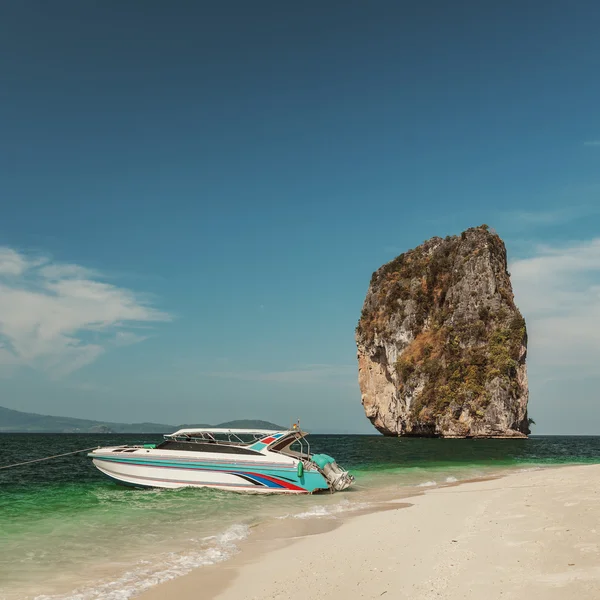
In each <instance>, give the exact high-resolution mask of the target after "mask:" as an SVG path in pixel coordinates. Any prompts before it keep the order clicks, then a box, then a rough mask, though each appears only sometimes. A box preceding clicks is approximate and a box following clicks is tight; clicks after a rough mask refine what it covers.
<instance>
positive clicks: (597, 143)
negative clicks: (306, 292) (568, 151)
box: [583, 140, 600, 146]
mask: <svg viewBox="0 0 600 600" xmlns="http://www.w3.org/2000/svg"><path fill="white" fill-rule="evenodd" d="M583 145H584V146H600V140H589V141H587V142H583Z"/></svg>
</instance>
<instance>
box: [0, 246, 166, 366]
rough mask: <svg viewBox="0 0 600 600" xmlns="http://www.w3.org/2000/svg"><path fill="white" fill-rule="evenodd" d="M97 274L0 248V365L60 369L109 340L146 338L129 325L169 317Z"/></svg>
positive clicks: (93, 355) (86, 358) (88, 358)
mask: <svg viewBox="0 0 600 600" xmlns="http://www.w3.org/2000/svg"><path fill="white" fill-rule="evenodd" d="M99 279H100V276H99V275H98V274H97V273H96V272H94V271H91V270H89V269H85V268H84V267H81V266H79V265H74V264H60V263H53V262H52V261H50V260H49V259H47V258H45V259H32V258H30V257H28V256H26V255H24V254H22V253H19V252H17V251H15V250H13V249H11V248H0V365H11V366H29V367H33V368H36V369H40V370H43V371H46V372H48V373H49V374H51V375H53V376H61V375H65V374H67V373H70V372H72V371H75V370H76V369H79V368H81V367H83V366H85V365H87V364H89V363H91V362H93V361H94V360H95V359H97V358H98V357H99V356H100V355H101V354H102V353H103V352H105V351H106V349H107V348H108V347H110V346H115V345H118V346H123V345H127V344H132V343H137V342H139V341H142V340H143V339H145V338H144V337H142V336H139V335H136V334H134V333H132V332H130V331H128V328H131V327H132V326H134V325H139V324H140V323H147V322H158V321H168V320H169V319H170V316H169V315H168V314H167V313H165V312H162V311H159V310H157V309H155V308H153V307H152V306H151V305H150V304H149V302H148V301H146V300H145V299H144V298H143V297H141V296H140V295H139V294H136V293H134V292H133V291H131V290H129V289H126V288H121V287H117V286H114V285H111V284H108V283H105V282H102V281H99Z"/></svg>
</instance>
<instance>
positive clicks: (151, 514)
mask: <svg viewBox="0 0 600 600" xmlns="http://www.w3.org/2000/svg"><path fill="white" fill-rule="evenodd" d="M160 439H161V438H160V436H154V435H143V436H139V435H83V434H82V435H73V434H69V435H59V434H57V435H51V434H34V435H25V434H3V435H0V466H2V465H5V464H11V463H13V462H19V461H23V460H27V459H30V458H38V457H42V456H47V455H51V454H59V453H62V452H69V451H71V450H76V449H80V448H87V447H91V446H105V445H116V444H122V443H143V442H156V441H159V440H160ZM309 440H310V441H311V449H312V451H313V452H326V453H327V454H331V455H332V456H334V457H335V458H336V459H337V460H338V462H339V463H340V464H341V465H342V466H344V467H345V468H348V469H350V470H351V471H352V473H353V474H354V475H355V477H356V480H357V485H356V487H355V488H353V489H351V490H349V491H347V492H344V493H340V494H334V495H329V494H326V495H319V496H297V497H296V496H250V495H240V494H234V493H229V492H219V491H215V490H203V489H183V490H135V489H129V488H125V487H120V486H118V485H116V484H115V483H113V482H112V481H110V480H109V479H107V478H106V477H104V476H103V475H102V474H101V473H100V472H99V471H97V470H96V469H95V468H94V467H93V466H92V465H91V462H90V459H89V458H87V457H86V456H85V454H83V455H75V456H68V457H63V458H59V459H56V460H53V461H49V462H44V463H38V464H33V465H28V466H23V467H19V468H15V469H8V470H0V548H1V552H0V598H1V599H3V600H14V599H17V598H18V599H23V600H24V599H29V598H31V599H34V598H37V600H47V599H49V598H61V599H65V598H72V599H77V600H96V599H102V600H126V599H128V598H130V597H132V596H133V595H135V594H136V593H138V592H139V591H141V590H142V589H145V588H147V587H149V586H151V585H155V584H156V583H159V582H160V581H164V580H167V579H170V578H172V577H177V576H179V575H182V574H184V573H186V572H189V570H191V569H193V568H195V567H199V566H202V565H206V564H213V563H215V562H218V561H221V560H226V559H227V558H229V557H230V556H231V555H232V554H234V553H235V552H236V550H237V547H238V544H239V542H240V541H241V540H243V539H244V538H245V537H247V536H248V535H251V533H252V529H253V527H254V526H255V525H257V524H259V523H261V522H263V521H265V520H268V519H274V518H279V519H295V518H336V517H338V516H340V515H342V514H344V513H347V512H351V511H352V510H354V509H357V508H364V507H368V506H369V505H372V504H374V503H375V502H376V501H377V499H378V498H380V497H382V495H384V494H394V493H396V492H397V493H398V494H400V493H406V492H407V490H409V489H410V488H411V487H412V486H417V487H426V486H429V485H436V484H443V483H446V482H452V481H459V480H462V479H468V478H472V477H478V476H485V475H489V474H494V473H497V472H499V471H503V470H506V469H515V468H517V469H519V468H525V469H526V468H535V467H539V466H544V465H547V466H551V465H557V464H569V463H591V462H600V437H533V438H531V439H529V440H437V439H401V440H400V439H395V438H384V437H381V436H311V437H310V438H309Z"/></svg>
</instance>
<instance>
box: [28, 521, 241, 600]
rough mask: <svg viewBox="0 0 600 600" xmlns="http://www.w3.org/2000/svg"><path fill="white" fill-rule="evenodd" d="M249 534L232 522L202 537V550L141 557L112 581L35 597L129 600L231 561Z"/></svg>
mask: <svg viewBox="0 0 600 600" xmlns="http://www.w3.org/2000/svg"><path fill="white" fill-rule="evenodd" d="M248 534H249V529H248V527H247V526H246V525H232V526H231V527H229V528H228V529H226V530H225V531H224V532H222V533H221V534H219V535H214V536H208V537H205V538H202V539H200V540H198V542H200V543H199V546H200V548H199V549H198V550H192V551H191V552H169V553H166V554H162V555H160V556H157V557H153V559H152V561H144V560H141V561H139V562H138V564H137V565H136V566H135V567H134V568H133V569H131V570H129V571H127V572H126V573H124V574H123V575H121V576H120V577H118V578H117V579H114V580H112V581H107V580H104V581H100V582H98V583H96V584H95V585H94V586H93V587H86V588H81V589H78V590H75V591H74V592H70V593H68V594H65V595H62V594H60V595H52V596H46V595H42V596H37V597H36V598H35V600H129V598H132V597H133V596H137V595H138V594H139V593H141V592H143V591H144V590H147V589H148V588H151V587H153V586H155V585H158V584H159V583H163V582H165V581H169V580H170V579H174V578H175V577H180V576H181V575H185V574H186V573H189V572H190V571H192V570H193V569H195V568H197V567H202V566H206V565H213V564H215V563H218V562H222V561H224V560H227V559H228V558H230V557H231V556H233V555H234V554H235V553H236V552H237V551H238V546H237V542H240V541H241V540H243V539H244V538H246V537H247V536H248ZM191 541H194V540H191Z"/></svg>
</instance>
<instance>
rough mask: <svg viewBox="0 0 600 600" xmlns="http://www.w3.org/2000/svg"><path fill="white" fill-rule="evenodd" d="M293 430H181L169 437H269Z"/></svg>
mask: <svg viewBox="0 0 600 600" xmlns="http://www.w3.org/2000/svg"><path fill="white" fill-rule="evenodd" d="M291 431H292V430H289V431H277V430H276V429H221V428H218V427H217V428H214V427H213V428H206V429H180V430H179V431H176V432H175V433H171V434H170V435H169V437H171V436H180V435H189V436H194V435H198V434H202V433H208V434H217V435H222V434H228V433H232V434H234V435H240V434H241V435H256V436H261V435H262V436H268V435H273V434H275V433H290V432H291Z"/></svg>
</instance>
